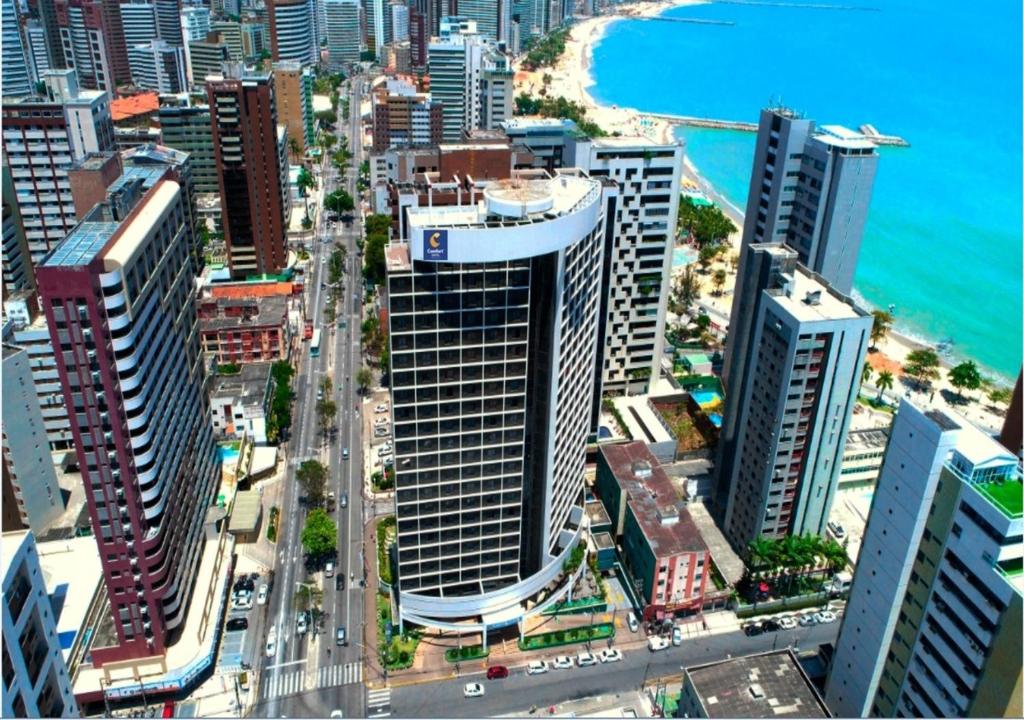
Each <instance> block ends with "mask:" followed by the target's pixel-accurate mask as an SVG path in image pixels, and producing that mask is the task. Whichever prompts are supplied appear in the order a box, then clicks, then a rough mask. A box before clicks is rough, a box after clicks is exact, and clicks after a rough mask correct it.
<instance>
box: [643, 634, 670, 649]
mask: <svg viewBox="0 0 1024 720" xmlns="http://www.w3.org/2000/svg"><path fill="white" fill-rule="evenodd" d="M671 644H672V643H670V642H669V641H668V640H667V639H666V638H663V637H658V636H657V635H655V636H654V637H652V638H648V639H647V648H648V649H649V650H650V651H651V652H658V651H659V650H664V649H665V648H667V647H669V646H670V645H671Z"/></svg>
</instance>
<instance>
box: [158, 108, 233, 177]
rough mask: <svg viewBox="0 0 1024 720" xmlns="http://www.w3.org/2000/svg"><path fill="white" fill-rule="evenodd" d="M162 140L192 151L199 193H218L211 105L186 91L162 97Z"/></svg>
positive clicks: (163, 142)
mask: <svg viewBox="0 0 1024 720" xmlns="http://www.w3.org/2000/svg"><path fill="white" fill-rule="evenodd" d="M157 117H159V119H160V142H161V143H162V144H163V145H166V146H167V147H171V148H174V149H175V150H182V151H184V152H187V153H188V154H189V159H190V163H191V165H192V178H193V181H194V183H195V188H196V192H197V193H215V194H216V193H219V192H220V179H219V178H220V174H219V173H218V172H217V159H216V156H215V153H214V151H213V135H212V134H211V132H210V127H211V120H210V107H209V106H208V105H206V104H203V103H199V102H193V100H192V98H191V97H190V96H189V95H187V94H181V95H164V96H162V97H161V98H160V110H159V111H158V113H157Z"/></svg>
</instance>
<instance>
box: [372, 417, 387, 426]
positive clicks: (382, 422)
mask: <svg viewBox="0 0 1024 720" xmlns="http://www.w3.org/2000/svg"><path fill="white" fill-rule="evenodd" d="M373 424H374V425H375V426H376V427H382V426H384V425H387V424H388V417H387V415H385V416H384V417H379V418H377V419H376V420H374V421H373Z"/></svg>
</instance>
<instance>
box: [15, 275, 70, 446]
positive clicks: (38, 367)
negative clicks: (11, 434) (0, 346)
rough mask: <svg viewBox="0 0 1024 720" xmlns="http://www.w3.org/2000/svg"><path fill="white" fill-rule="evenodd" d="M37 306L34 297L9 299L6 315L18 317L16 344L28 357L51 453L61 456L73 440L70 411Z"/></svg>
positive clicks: (50, 344)
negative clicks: (57, 453)
mask: <svg viewBox="0 0 1024 720" xmlns="http://www.w3.org/2000/svg"><path fill="white" fill-rule="evenodd" d="M36 302H37V300H36V298H35V296H34V295H33V296H32V297H30V298H12V299H9V300H8V301H7V302H6V303H5V304H4V313H5V314H6V315H7V317H8V318H11V317H12V316H14V315H18V316H19V319H18V320H17V322H15V329H14V333H13V342H14V344H15V345H17V346H18V347H21V348H24V349H25V352H27V353H28V358H29V364H30V366H31V368H32V381H33V384H34V386H35V387H34V389H35V394H36V400H37V405H38V407H39V410H40V412H41V413H42V416H43V427H44V428H45V430H46V440H47V442H48V443H49V446H50V451H51V452H61V451H65V450H70V449H71V447H72V446H73V444H74V437H73V436H72V434H71V421H70V420H69V419H68V411H67V408H66V407H65V406H64V394H63V392H62V391H61V387H60V375H59V374H58V373H57V359H56V357H55V355H54V352H53V344H52V343H51V342H50V331H49V330H48V329H47V327H46V318H45V317H44V316H42V315H39V314H38V309H37V305H36ZM12 306H19V307H17V309H18V310H24V312H15V309H16V308H15V307H12Z"/></svg>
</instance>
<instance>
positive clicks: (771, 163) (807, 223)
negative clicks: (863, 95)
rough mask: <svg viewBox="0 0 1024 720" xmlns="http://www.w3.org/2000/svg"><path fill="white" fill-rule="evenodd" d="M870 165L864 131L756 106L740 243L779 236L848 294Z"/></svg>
mask: <svg viewBox="0 0 1024 720" xmlns="http://www.w3.org/2000/svg"><path fill="white" fill-rule="evenodd" d="M877 167H878V152H877V150H876V148H875V145H874V143H872V142H871V141H870V140H868V139H867V138H865V137H864V136H863V135H860V134H858V133H855V132H852V131H851V130H848V129H846V128H844V127H841V126H838V125H825V126H822V127H820V128H818V129H815V125H814V121H813V120H808V119H805V118H801V117H799V116H798V115H797V114H796V113H794V112H793V111H791V110H787V109H785V108H766V109H764V110H762V111H761V119H760V122H759V124H758V131H757V146H756V148H755V150H754V168H753V172H752V173H751V176H750V192H749V194H748V196H747V214H746V216H745V221H744V225H743V245H744V246H747V245H752V244H755V243H766V242H784V243H786V244H787V245H789V246H790V247H791V248H793V249H794V250H796V251H797V253H798V254H799V259H800V262H801V263H802V264H803V265H805V266H807V267H808V268H809V269H811V270H813V271H814V272H816V273H818V274H820V275H821V276H822V277H823V278H825V280H826V281H828V283H829V284H830V285H832V287H834V288H835V289H836V290H838V291H839V292H841V293H844V294H849V293H850V292H851V291H852V290H853V275H854V272H855V271H856V268H857V256H858V255H859V254H860V243H861V237H862V235H863V234H864V224H865V223H866V221H867V214H868V205H869V203H870V201H871V189H872V186H873V185H874V181H875V171H876V169H877ZM730 335H731V333H730Z"/></svg>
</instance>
